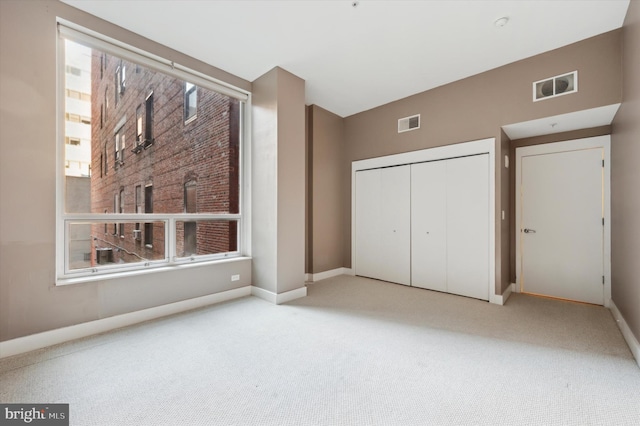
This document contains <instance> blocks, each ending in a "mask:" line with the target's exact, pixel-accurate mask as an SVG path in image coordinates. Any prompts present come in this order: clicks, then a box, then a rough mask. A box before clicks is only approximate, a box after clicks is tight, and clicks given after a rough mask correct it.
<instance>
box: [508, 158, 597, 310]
mask: <svg viewBox="0 0 640 426" xmlns="http://www.w3.org/2000/svg"><path fill="white" fill-rule="evenodd" d="M603 158H604V150H603V148H601V147H598V148H590V149H582V150H574V151H567V152H556V153H549V154H539V155H529V156H523V157H522V159H521V164H520V172H521V194H520V196H521V202H520V212H519V214H520V215H521V216H520V228H521V229H520V230H519V231H520V235H519V237H520V238H519V244H520V256H521V259H520V265H521V266H520V269H521V272H520V277H519V281H520V282H519V285H520V291H522V292H526V293H533V294H540V295H545V296H552V297H558V298H562V299H570V300H576V301H581V302H587V303H594V304H599V305H602V304H603V303H604V286H603V284H604V283H603V281H604V278H603V277H604V266H603V262H604V252H603V250H604V227H603V217H604V207H603V206H604V183H603V180H604V178H603Z"/></svg>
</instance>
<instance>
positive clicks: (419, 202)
mask: <svg viewBox="0 0 640 426" xmlns="http://www.w3.org/2000/svg"><path fill="white" fill-rule="evenodd" d="M488 174H489V156H488V155H475V156H470V157H461V158H453V159H447V160H441V161H433V162H428V163H417V164H412V165H411V228H412V231H411V245H412V248H411V267H412V285H413V286H417V287H422V288H427V289H432V290H438V291H446V292H449V293H453V294H459V295H462V296H468V297H474V298H477V299H482V300H489V176H488Z"/></svg>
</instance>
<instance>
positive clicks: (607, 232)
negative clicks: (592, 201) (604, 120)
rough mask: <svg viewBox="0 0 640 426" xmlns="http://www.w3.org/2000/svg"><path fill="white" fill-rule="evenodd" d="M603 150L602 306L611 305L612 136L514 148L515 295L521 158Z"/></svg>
mask: <svg viewBox="0 0 640 426" xmlns="http://www.w3.org/2000/svg"><path fill="white" fill-rule="evenodd" d="M591 148H602V149H603V150H604V170H603V180H604V182H603V191H604V194H603V195H604V197H603V201H604V250H603V256H604V259H603V266H604V271H603V272H604V306H605V307H607V308H608V307H609V306H610V305H611V135H604V136H596V137H591V138H584V139H573V140H569V141H564V142H554V143H547V144H540V145H531V146H524V147H519V148H516V155H515V157H516V158H515V160H516V161H515V163H516V185H515V192H516V193H515V194H514V196H515V199H516V203H515V205H516V210H515V226H514V229H513V232H514V235H515V236H516V283H515V289H514V290H515V291H516V292H517V293H520V292H521V288H522V282H521V277H522V258H521V255H522V253H521V239H522V232H520V228H521V226H520V221H521V220H522V217H521V216H522V212H521V207H522V206H521V204H522V191H521V187H522V158H523V157H527V156H531V155H540V154H555V153H561V152H568V151H577V150H581V149H591Z"/></svg>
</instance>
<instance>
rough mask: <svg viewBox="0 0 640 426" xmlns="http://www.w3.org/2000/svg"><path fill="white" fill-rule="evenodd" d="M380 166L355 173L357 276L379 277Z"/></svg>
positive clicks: (380, 248)
mask: <svg viewBox="0 0 640 426" xmlns="http://www.w3.org/2000/svg"><path fill="white" fill-rule="evenodd" d="M380 179H381V169H373V170H363V171H359V172H356V211H355V227H356V229H355V234H356V247H355V250H356V256H355V259H356V265H355V266H356V270H355V273H356V275H361V276H363V277H369V278H379V276H380V253H381V250H382V247H381V239H380V236H381V209H380V197H381V193H380V191H381V188H382V184H381V180H380Z"/></svg>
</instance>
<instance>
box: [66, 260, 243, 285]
mask: <svg viewBox="0 0 640 426" xmlns="http://www.w3.org/2000/svg"><path fill="white" fill-rule="evenodd" d="M251 259H252V258H251V257H250V256H237V257H233V258H227V259H216V260H209V261H204V262H195V263H180V264H173V265H162V266H157V267H153V266H152V267H148V268H145V269H138V270H135V271H123V272H113V273H108V274H97V275H85V276H82V277H72V278H69V277H63V278H56V284H55V285H56V286H65V285H73V284H85V283H91V282H96V281H109V280H114V279H121V278H129V277H135V276H139V275H147V274H152V273H157V272H171V271H179V270H182V269H186V268H199V267H203V266H213V265H220V264H223V263H232V262H243V261H247V260H251Z"/></svg>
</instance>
